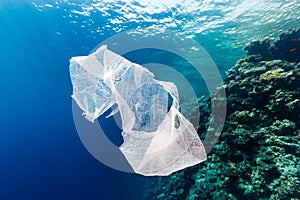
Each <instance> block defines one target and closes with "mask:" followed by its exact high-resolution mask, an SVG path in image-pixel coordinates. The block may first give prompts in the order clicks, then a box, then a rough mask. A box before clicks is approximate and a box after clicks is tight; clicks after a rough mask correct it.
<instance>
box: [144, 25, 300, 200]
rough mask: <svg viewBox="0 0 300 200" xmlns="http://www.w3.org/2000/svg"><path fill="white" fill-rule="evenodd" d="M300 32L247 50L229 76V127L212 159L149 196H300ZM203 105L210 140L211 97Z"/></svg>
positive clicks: (163, 182)
mask: <svg viewBox="0 0 300 200" xmlns="http://www.w3.org/2000/svg"><path fill="white" fill-rule="evenodd" d="M299 35H300V31H299V30H290V31H288V32H284V33H282V34H281V35H280V37H279V38H278V39H276V40H274V42H271V40H269V39H266V40H263V41H255V42H252V43H250V44H249V45H247V46H246V48H245V50H248V56H247V57H245V58H243V59H240V60H239V61H238V62H237V63H236V65H235V66H233V67H232V68H231V69H230V70H228V71H227V73H226V76H227V78H226V80H225V81H224V82H225V84H224V86H223V87H225V89H226V93H227V105H228V108H227V118H226V123H225V126H224V129H223V132H222V135H221V136H220V138H219V141H218V143H217V144H216V145H215V147H214V149H213V150H212V152H210V153H209V154H208V160H207V161H206V162H204V163H201V164H199V165H196V166H193V167H190V168H188V169H185V170H182V171H179V172H177V173H173V174H172V175H170V176H168V177H158V178H155V179H154V180H153V181H152V183H151V186H149V188H150V189H149V193H148V194H147V199H164V200H168V199H170V200H171V199H172V200H173V199H188V200H193V199H220V200H221V199H222V200H223V199H300V190H299V188H300V102H299V98H300V63H299V62H300V56H299V51H298V49H300V48H299V44H300V43H299V42H300V41H299ZM293 45H294V46H293ZM297 45H298V46H297ZM294 48H296V49H297V50H293V51H291V49H294ZM275 49H276V51H275ZM213 98H215V99H217V98H218V94H217V93H216V94H215V95H214V97H213ZM199 105H200V110H201V111H202V113H201V116H200V117H201V120H200V122H201V124H200V125H199V129H198V133H199V134H200V137H201V138H204V136H205V133H206V129H207V127H208V122H209V120H210V99H209V98H208V97H205V98H201V99H199Z"/></svg>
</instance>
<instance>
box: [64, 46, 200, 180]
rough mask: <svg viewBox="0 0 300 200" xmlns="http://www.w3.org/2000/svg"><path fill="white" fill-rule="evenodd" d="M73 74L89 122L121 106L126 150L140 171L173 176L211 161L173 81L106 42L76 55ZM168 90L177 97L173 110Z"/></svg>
mask: <svg viewBox="0 0 300 200" xmlns="http://www.w3.org/2000/svg"><path fill="white" fill-rule="evenodd" d="M70 74H71V81H72V84H73V95H72V97H73V98H74V100H75V101H76V103H77V104H78V105H79V107H80V108H81V109H82V110H83V111H84V115H85V117H86V118H87V119H88V120H89V121H91V122H93V121H94V120H95V119H96V118H97V117H99V116H100V115H102V114H103V113H104V112H105V111H106V110H107V109H109V108H110V107H111V106H112V105H113V104H117V105H118V110H119V112H120V115H121V119H122V129H123V132H122V136H123V139H124V143H123V144H122V145H121V146H120V150H121V152H122V153H123V154H124V156H125V157H126V159H127V161H128V162H129V164H130V165H131V166H132V168H133V169H134V171H135V172H136V173H139V174H142V175H147V176H154V175H169V174H170V173H172V172H175V171H178V170H180V169H183V168H185V167H189V166H192V165H195V164H197V163H200V162H202V161H204V160H206V152H205V149H204V146H203V144H202V142H201V140H200V138H199V137H198V135H197V132H196V130H195V129H194V127H193V125H192V124H191V123H190V122H189V121H188V120H187V119H186V118H185V117H184V116H183V115H182V114H181V113H180V112H179V110H178V109H179V97H178V91H177V88H176V86H175V85H174V84H173V83H171V82H163V81H157V80H155V79H154V75H153V74H152V73H151V72H150V71H149V70H148V69H146V68H144V67H142V66H140V65H137V64H134V63H131V62H130V61H128V60H126V59H125V58H123V57H121V56H120V55H118V54H115V53H113V52H111V51H109V50H108V49H107V48H106V46H101V47H100V48H98V49H97V50H96V51H95V52H94V53H93V54H91V55H89V56H84V57H74V58H72V59H71V64H70ZM168 94H169V95H170V96H171V97H172V99H173V103H172V106H171V108H170V110H169V111H168ZM114 113H115V112H114ZM114 113H112V115H113V114H114Z"/></svg>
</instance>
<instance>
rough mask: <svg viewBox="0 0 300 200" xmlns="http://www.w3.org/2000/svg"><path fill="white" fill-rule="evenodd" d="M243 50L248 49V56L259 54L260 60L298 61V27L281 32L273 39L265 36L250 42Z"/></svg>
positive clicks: (299, 37)
mask: <svg viewBox="0 0 300 200" xmlns="http://www.w3.org/2000/svg"><path fill="white" fill-rule="evenodd" d="M244 50H247V51H248V56H250V55H259V56H261V58H262V60H274V59H280V60H284V61H289V62H300V29H291V30H289V31H286V32H283V33H281V34H280V36H279V38H277V39H275V40H272V39H268V38H267V39H263V40H257V41H253V42H250V43H249V44H247V45H246V46H245V47H244Z"/></svg>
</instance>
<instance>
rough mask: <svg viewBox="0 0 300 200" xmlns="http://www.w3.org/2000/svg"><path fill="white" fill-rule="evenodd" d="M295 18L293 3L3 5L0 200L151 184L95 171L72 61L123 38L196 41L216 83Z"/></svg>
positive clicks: (128, 193) (125, 194) (119, 191)
mask: <svg viewBox="0 0 300 200" xmlns="http://www.w3.org/2000/svg"><path fill="white" fill-rule="evenodd" d="M172 2H173V1H172ZM299 12H300V5H299V2H298V1H297V0H292V1H279V0H265V1H258V0H254V1H250V0H248V1H241V0H226V1H217V0H215V1H214V0H207V1H200V0H198V1H196V0H195V1H193V0H188V1H184V0H182V1H174V2H173V3H170V2H165V3H160V2H158V1H152V2H151V1H147V0H143V1H129V0H128V1H126V0H124V1H122V0H118V1H112V0H111V1H109V0H105V1H99V2H98V1H92V0H85V1H63V0H58V1H42V0H40V1H39V0H35V1H26V0H24V1H18V0H2V1H1V2H0V47H1V48H0V77H1V78H0V89H1V99H0V108H1V115H0V128H1V130H0V159H1V162H0V199H4V200H6V199H141V198H142V195H143V193H144V192H145V190H144V187H143V185H144V183H145V182H147V181H149V180H150V178H145V177H142V176H139V175H133V174H126V173H122V172H118V171H116V170H113V169H110V168H108V167H106V166H104V165H102V164H101V163H99V162H98V161H97V160H96V159H94V158H93V157H92V156H91V155H90V154H89V153H88V152H87V150H86V149H85V147H84V146H83V145H82V143H81V141H80V139H79V137H78V135H77V132H76V129H75V126H74V122H73V118H72V108H71V103H72V101H71V97H70V95H71V93H72V85H71V82H70V78H69V68H68V66H69V59H70V58H71V57H72V56H78V55H88V54H89V53H90V52H91V51H92V50H93V49H94V48H95V47H96V46H97V45H98V44H99V43H100V42H101V41H103V40H105V39H106V38H108V37H110V36H112V35H114V34H117V33H120V32H122V31H126V30H130V29H134V28H137V27H145V28H146V27H149V26H150V27H151V26H155V27H164V28H169V29H172V30H174V31H178V32H180V33H182V34H183V35H182V37H193V38H194V39H195V40H197V41H198V42H199V44H201V45H202V46H203V47H204V48H205V49H206V50H207V51H208V53H209V54H210V55H211V57H212V58H213V59H214V61H215V63H216V64H217V66H218V68H219V70H220V72H221V74H222V75H224V73H225V71H226V70H227V69H228V68H229V67H231V66H232V65H234V63H235V62H236V61H237V60H238V59H239V58H241V57H242V56H244V55H245V52H243V51H242V47H243V46H244V44H245V43H247V42H250V41H251V40H252V39H257V38H263V37H265V36H269V35H271V36H272V35H274V36H277V34H278V33H279V32H281V31H282V30H286V29H289V28H293V27H295V26H296V25H299V24H300V23H299V22H300V13H299ZM131 58H132V60H133V61H134V62H143V59H142V58H143V57H142V56H136V57H134V56H131ZM112 140H114V138H112ZM115 140H117V142H118V140H119V139H118V138H116V139H115Z"/></svg>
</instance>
